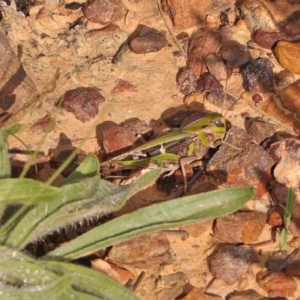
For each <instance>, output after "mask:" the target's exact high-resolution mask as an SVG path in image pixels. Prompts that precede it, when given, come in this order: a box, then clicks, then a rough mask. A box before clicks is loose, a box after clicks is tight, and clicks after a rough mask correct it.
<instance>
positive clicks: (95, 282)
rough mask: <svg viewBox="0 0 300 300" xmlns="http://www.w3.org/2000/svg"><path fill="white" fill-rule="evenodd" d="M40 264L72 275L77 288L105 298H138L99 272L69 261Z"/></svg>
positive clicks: (135, 299)
mask: <svg viewBox="0 0 300 300" xmlns="http://www.w3.org/2000/svg"><path fill="white" fill-rule="evenodd" d="M42 264H43V266H44V267H45V268H47V269H49V270H50V271H52V272H56V273H60V274H63V275H65V276H72V281H73V283H74V284H75V286H78V287H79V290H83V291H89V292H90V293H91V294H93V295H96V296H98V297H103V299H106V300H138V298H137V297H136V296H135V295H134V294H133V293H132V292H131V291H130V290H128V289H126V288H125V287H123V286H122V285H120V284H119V283H118V282H116V281H115V280H113V279H111V278H109V277H108V276H106V275H104V274H102V273H101V272H96V271H94V270H92V269H89V268H86V267H82V266H77V265H74V264H70V263H62V262H47V261H42Z"/></svg>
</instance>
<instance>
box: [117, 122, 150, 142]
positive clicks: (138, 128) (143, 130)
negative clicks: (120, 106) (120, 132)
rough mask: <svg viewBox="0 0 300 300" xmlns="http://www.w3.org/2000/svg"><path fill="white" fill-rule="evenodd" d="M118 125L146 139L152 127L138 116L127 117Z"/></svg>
mask: <svg viewBox="0 0 300 300" xmlns="http://www.w3.org/2000/svg"><path fill="white" fill-rule="evenodd" d="M120 126H122V127H123V128H124V129H126V130H129V131H130V132H132V133H133V134H134V136H136V137H138V136H142V137H143V138H144V139H146V140H148V139H149V138H150V137H151V136H152V134H153V128H152V127H151V126H150V125H148V124H147V123H146V122H143V121H141V120H140V119H138V118H131V119H127V120H126V121H124V122H122V123H120Z"/></svg>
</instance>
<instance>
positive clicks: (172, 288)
mask: <svg viewBox="0 0 300 300" xmlns="http://www.w3.org/2000/svg"><path fill="white" fill-rule="evenodd" d="M187 283H188V278H187V276H186V275H185V274H184V273H183V272H177V273H174V274H169V275H162V276H160V277H159V280H158V282H157V287H156V290H157V294H158V296H157V300H170V299H177V297H178V296H180V295H181V294H182V293H183V291H184V287H185V286H186V285H187Z"/></svg>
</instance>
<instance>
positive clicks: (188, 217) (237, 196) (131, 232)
mask: <svg viewBox="0 0 300 300" xmlns="http://www.w3.org/2000/svg"><path fill="white" fill-rule="evenodd" d="M253 195H254V190H253V188H252V187H243V188H230V189H224V190H216V191H212V192H208V193H203V194H198V195H193V196H188V197H184V198H180V199H175V200H172V201H168V202H164V203H160V204H155V205H152V206H150V207H145V208H142V209H139V210H137V211H135V212H133V213H130V214H127V215H124V216H122V217H119V218H117V219H115V220H112V221H110V222H107V223H105V224H103V225H101V226H99V227H96V228H95V229H93V230H91V231H89V232H87V233H85V234H83V235H82V236H80V237H78V238H76V239H75V240H73V241H71V242H69V243H68V244H66V245H63V246H61V247H59V248H57V249H55V250H54V251H52V252H50V253H49V254H48V255H47V256H49V257H51V258H60V259H76V258H79V257H82V256H85V255H88V254H90V253H92V252H94V251H97V250H99V249H102V248H105V247H108V246H111V245H113V244H116V243H119V242H121V241H124V240H126V239H129V238H131V237H134V236H137V235H139V234H143V233H148V232H154V231H158V230H162V229H165V228H170V227H174V226H178V225H181V224H186V223H192V222H196V221H200V220H207V219H214V218H217V217H220V216H222V215H226V214H230V213H233V212H235V211H236V210H237V209H239V208H240V207H241V206H243V205H244V204H245V203H246V202H247V201H249V200H250V199H251V198H252V197H253Z"/></svg>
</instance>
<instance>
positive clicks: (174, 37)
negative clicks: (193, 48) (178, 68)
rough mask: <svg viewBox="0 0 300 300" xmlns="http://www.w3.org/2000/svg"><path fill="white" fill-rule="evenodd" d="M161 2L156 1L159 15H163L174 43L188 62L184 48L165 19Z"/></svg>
mask: <svg viewBox="0 0 300 300" xmlns="http://www.w3.org/2000/svg"><path fill="white" fill-rule="evenodd" d="M159 1H160V0H156V3H157V7H158V11H159V14H160V15H161V17H162V19H163V21H164V23H165V25H166V27H167V28H168V31H169V33H170V35H171V36H172V39H173V41H174V43H175V44H176V46H177V47H178V49H179V50H180V52H181V53H182V56H183V57H184V58H185V59H186V60H187V54H186V52H185V51H184V50H183V48H182V47H181V45H180V44H179V42H178V40H177V38H176V36H175V34H174V33H173V30H172V29H171V27H170V26H169V24H168V22H167V19H166V18H165V15H164V12H163V10H162V8H161V4H160V2H159Z"/></svg>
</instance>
